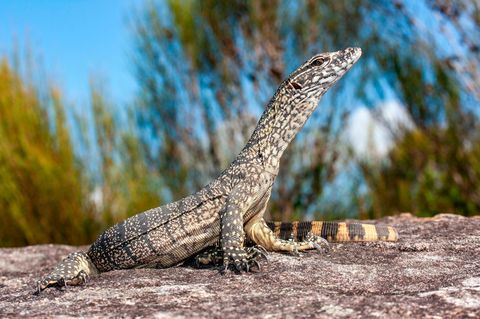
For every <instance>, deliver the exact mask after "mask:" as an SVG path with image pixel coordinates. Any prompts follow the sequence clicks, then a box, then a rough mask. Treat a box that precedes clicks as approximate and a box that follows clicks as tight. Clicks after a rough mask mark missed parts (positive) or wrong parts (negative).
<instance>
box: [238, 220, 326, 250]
mask: <svg viewBox="0 0 480 319" xmlns="http://www.w3.org/2000/svg"><path fill="white" fill-rule="evenodd" d="M245 232H246V233H247V236H248V237H249V238H250V239H251V240H252V241H253V242H255V243H256V244H257V245H260V246H262V247H264V248H265V249H267V250H268V251H279V252H298V251H302V250H308V249H317V250H320V251H322V250H328V242H327V241H326V240H325V239H324V238H322V237H319V236H313V235H311V236H308V237H307V238H306V240H304V241H293V240H284V239H280V238H277V237H276V236H275V234H274V233H273V231H272V230H271V229H270V228H269V227H268V225H267V223H266V222H265V220H264V219H263V217H258V218H253V219H252V220H250V221H249V222H248V223H247V224H246V225H245Z"/></svg>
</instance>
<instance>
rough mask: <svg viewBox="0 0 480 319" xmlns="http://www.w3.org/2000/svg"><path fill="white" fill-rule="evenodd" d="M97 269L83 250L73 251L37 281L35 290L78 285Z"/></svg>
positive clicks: (96, 272)
mask: <svg viewBox="0 0 480 319" xmlns="http://www.w3.org/2000/svg"><path fill="white" fill-rule="evenodd" d="M98 273H99V271H98V270H97V268H96V267H95V265H94V264H93V263H92V261H91V260H90V257H88V255H87V254H86V253H85V252H74V253H71V254H69V255H68V256H67V257H65V258H64V259H63V260H62V261H61V262H60V263H59V264H58V265H57V266H56V267H55V268H54V269H53V271H52V272H50V273H49V274H48V275H46V276H45V277H43V278H42V279H40V280H39V281H38V282H37V292H40V291H42V290H44V289H46V288H48V287H64V286H67V285H69V286H78V285H81V284H83V283H85V282H86V281H87V278H88V277H89V276H91V275H95V274H98Z"/></svg>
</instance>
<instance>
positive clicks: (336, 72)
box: [285, 48, 362, 102]
mask: <svg viewBox="0 0 480 319" xmlns="http://www.w3.org/2000/svg"><path fill="white" fill-rule="evenodd" d="M361 55H362V50H361V49H360V48H347V49H345V50H340V51H336V52H326V53H321V54H317V55H315V56H313V57H312V58H311V59H309V60H308V61H306V62H305V63H303V64H302V65H301V66H300V67H299V68H297V69H296V70H295V71H294V72H293V73H292V74H290V76H289V77H288V79H287V80H286V81H285V86H286V88H287V90H288V91H289V92H290V94H294V95H295V96H298V98H300V99H302V100H304V99H308V100H311V101H312V102H313V101H317V102H318V100H319V99H320V98H321V97H322V95H323V94H324V93H325V92H326V91H327V90H328V89H329V88H330V87H332V86H333V84H334V83H335V82H337V81H338V80H339V79H340V78H341V77H342V76H343V75H344V74H345V73H346V72H347V71H348V70H349V69H350V68H351V67H352V65H354V64H355V62H357V60H358V59H359V58H360V56H361Z"/></svg>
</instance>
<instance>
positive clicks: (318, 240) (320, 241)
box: [307, 234, 330, 253]
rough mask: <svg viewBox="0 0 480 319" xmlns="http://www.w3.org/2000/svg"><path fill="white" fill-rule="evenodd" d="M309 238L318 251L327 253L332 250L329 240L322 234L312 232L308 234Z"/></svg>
mask: <svg viewBox="0 0 480 319" xmlns="http://www.w3.org/2000/svg"><path fill="white" fill-rule="evenodd" d="M307 239H308V241H309V242H311V243H312V246H313V247H312V248H315V249H316V250H317V251H319V252H321V253H327V252H328V251H329V250H330V245H329V243H328V241H327V240H326V239H325V238H323V237H320V236H314V235H312V234H309V235H308V236H307Z"/></svg>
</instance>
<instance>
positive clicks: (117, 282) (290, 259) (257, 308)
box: [0, 214, 480, 318]
mask: <svg viewBox="0 0 480 319" xmlns="http://www.w3.org/2000/svg"><path fill="white" fill-rule="evenodd" d="M380 222H382V223H388V224H391V225H393V226H395V227H396V228H397V230H398V232H399V235H400V241H399V242H397V243H384V242H376V243H349V244H331V251H330V252H329V253H327V254H323V255H322V254H318V253H315V252H309V253H305V254H302V255H301V257H294V256H289V255H281V254H273V253H272V254H270V256H269V262H268V263H263V270H262V272H259V273H249V274H242V275H235V274H227V275H220V274H219V272H218V271H217V270H215V269H213V268H209V269H208V268H207V269H195V268H192V267H188V266H182V267H174V268H169V269H136V270H127V271H112V272H109V273H104V274H101V275H100V276H98V277H94V278H92V279H91V280H90V281H89V282H88V283H87V284H86V285H85V286H81V287H68V289H66V290H63V291H61V290H57V289H47V290H46V291H44V292H43V293H41V294H40V295H34V294H32V292H33V291H34V285H35V281H36V280H37V279H38V278H39V277H40V276H41V275H43V274H45V273H46V272H48V271H49V270H50V269H51V268H52V267H53V266H54V265H55V264H56V263H57V262H59V261H60V260H61V259H62V258H63V256H65V255H66V254H67V253H69V252H72V251H75V250H78V249H79V247H71V246H61V245H42V246H30V247H22V248H8V249H0V317H15V316H25V317H33V316H37V317H46V316H48V317H49V316H67V317H70V316H72V317H75V316H83V317H119V316H122V317H156V318H199V317H205V318H207V317H208V318H220V317H221V318H234V317H242V318H248V317H258V318H290V317H292V318H293V317H302V318H314V317H315V318H332V317H381V318H404V317H417V318H426V317H444V318H452V317H467V318H468V317H472V318H479V317H480V217H473V218H464V217H461V216H456V215H444V214H443V215H437V216H436V217H434V218H429V219H420V218H415V217H412V216H411V215H410V214H402V215H399V216H396V217H390V218H386V219H383V220H381V221H380Z"/></svg>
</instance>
